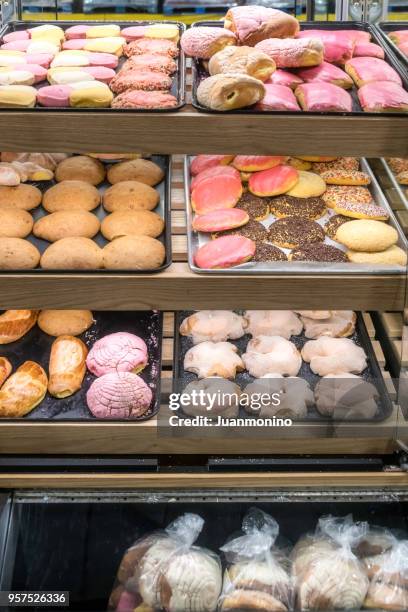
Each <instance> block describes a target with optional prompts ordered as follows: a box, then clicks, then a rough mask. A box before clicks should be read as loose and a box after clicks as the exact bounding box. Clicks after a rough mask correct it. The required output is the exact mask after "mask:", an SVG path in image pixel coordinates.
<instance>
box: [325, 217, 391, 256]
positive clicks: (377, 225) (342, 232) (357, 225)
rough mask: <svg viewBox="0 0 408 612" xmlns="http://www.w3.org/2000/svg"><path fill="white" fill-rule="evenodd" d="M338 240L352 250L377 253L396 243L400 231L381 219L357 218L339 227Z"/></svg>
mask: <svg viewBox="0 0 408 612" xmlns="http://www.w3.org/2000/svg"><path fill="white" fill-rule="evenodd" d="M336 240H338V241H339V242H341V243H342V244H344V245H345V246H346V247H347V248H349V249H350V250H352V251H361V252H369V253H377V252H378V251H385V249H388V248H389V247H390V246H392V245H393V244H395V243H396V242H397V241H398V232H397V230H396V229H394V228H393V227H391V225H387V224H386V223H382V222H381V221H372V220H371V219H357V220H354V221H349V222H348V223H344V224H343V225H342V226H341V227H339V229H338V230H337V232H336Z"/></svg>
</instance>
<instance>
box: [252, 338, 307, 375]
mask: <svg viewBox="0 0 408 612" xmlns="http://www.w3.org/2000/svg"><path fill="white" fill-rule="evenodd" d="M242 359H243V362H244V364H245V368H246V369H247V370H248V372H249V373H250V374H251V376H254V377H255V378H260V377H261V376H265V374H275V373H276V374H282V375H283V376H297V374H298V373H299V370H300V367H301V365H302V358H301V356H300V353H299V351H298V350H297V348H296V346H295V345H294V344H293V343H292V342H289V340H286V339H285V338H282V337H280V336H257V337H256V338H253V339H252V340H250V341H249V342H248V345H247V348H246V352H245V353H244V354H243V355H242Z"/></svg>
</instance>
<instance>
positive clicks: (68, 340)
mask: <svg viewBox="0 0 408 612" xmlns="http://www.w3.org/2000/svg"><path fill="white" fill-rule="evenodd" d="M87 354H88V349H87V348H86V346H85V344H84V343H83V342H82V340H79V338H74V336H59V337H58V338H57V339H56V340H54V342H53V343H52V346H51V355H50V365H49V379H48V391H49V393H50V394H51V395H52V396H54V397H57V398H64V397H69V396H70V395H73V394H74V393H76V391H78V390H79V389H80V388H81V386H82V381H83V379H84V376H85V372H86V366H85V360H86V356H87Z"/></svg>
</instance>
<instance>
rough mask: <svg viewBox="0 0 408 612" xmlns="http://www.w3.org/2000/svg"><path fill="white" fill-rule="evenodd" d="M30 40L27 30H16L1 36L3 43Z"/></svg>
mask: <svg viewBox="0 0 408 612" xmlns="http://www.w3.org/2000/svg"><path fill="white" fill-rule="evenodd" d="M29 38H30V34H29V33H28V32H27V30H17V31H16V32H9V33H8V34H5V35H4V36H3V42H4V43H9V42H13V41H15V40H28V39H29Z"/></svg>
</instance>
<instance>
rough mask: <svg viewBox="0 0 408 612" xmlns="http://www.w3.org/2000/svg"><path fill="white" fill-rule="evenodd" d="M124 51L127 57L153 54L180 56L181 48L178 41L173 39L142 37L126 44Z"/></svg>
mask: <svg viewBox="0 0 408 612" xmlns="http://www.w3.org/2000/svg"><path fill="white" fill-rule="evenodd" d="M124 53H125V55H126V56H127V57H132V56H133V55H145V54H153V55H167V56H168V57H172V58H176V57H178V54H179V50H178V47H177V45H176V43H174V42H173V41H171V40H163V39H149V38H142V39H141V40H135V41H133V42H130V43H129V44H127V45H125V47H124Z"/></svg>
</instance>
